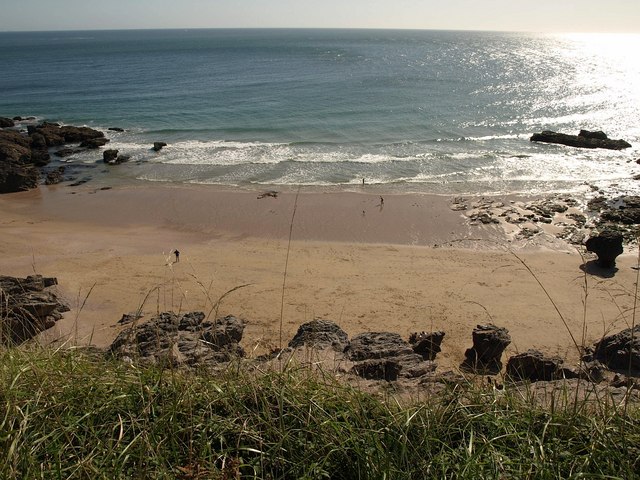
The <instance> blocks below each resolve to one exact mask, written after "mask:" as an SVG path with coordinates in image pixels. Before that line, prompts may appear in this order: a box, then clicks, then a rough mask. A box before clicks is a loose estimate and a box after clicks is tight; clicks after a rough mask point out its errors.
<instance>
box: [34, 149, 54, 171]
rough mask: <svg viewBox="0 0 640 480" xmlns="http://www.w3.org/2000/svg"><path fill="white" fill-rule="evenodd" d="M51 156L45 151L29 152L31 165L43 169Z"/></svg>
mask: <svg viewBox="0 0 640 480" xmlns="http://www.w3.org/2000/svg"><path fill="white" fill-rule="evenodd" d="M49 160H51V156H50V155H49V152H48V151H47V150H36V149H33V150H31V163H32V164H33V165H35V166H36V167H44V166H46V165H48V163H49Z"/></svg>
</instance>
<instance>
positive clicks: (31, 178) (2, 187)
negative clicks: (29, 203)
mask: <svg viewBox="0 0 640 480" xmlns="http://www.w3.org/2000/svg"><path fill="white" fill-rule="evenodd" d="M39 177H40V174H39V172H38V169H37V168H35V166H34V165H33V164H32V163H31V140H30V139H29V138H28V137H25V136H24V135H21V134H20V133H19V132H16V131H10V130H1V131H0V193H11V192H20V191H24V190H29V189H31V188H36V187H37V186H38V179H39Z"/></svg>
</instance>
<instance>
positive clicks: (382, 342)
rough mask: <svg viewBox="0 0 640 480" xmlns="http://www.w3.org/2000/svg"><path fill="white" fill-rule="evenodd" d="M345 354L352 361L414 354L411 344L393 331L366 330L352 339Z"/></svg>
mask: <svg viewBox="0 0 640 480" xmlns="http://www.w3.org/2000/svg"><path fill="white" fill-rule="evenodd" d="M345 354H346V355H347V357H348V358H349V360H352V361H355V362H357V361H362V360H371V359H377V358H388V357H398V356H402V355H411V354H414V352H413V349H412V348H411V345H409V344H408V343H407V342H405V341H404V340H403V339H402V337H401V336H400V335H398V334H397V333H391V332H366V333H361V334H359V335H356V336H355V337H353V338H352V339H351V342H349V345H348V346H347V348H346V349H345Z"/></svg>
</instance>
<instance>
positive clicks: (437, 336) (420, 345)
mask: <svg viewBox="0 0 640 480" xmlns="http://www.w3.org/2000/svg"><path fill="white" fill-rule="evenodd" d="M443 338H444V332H428V333H427V332H420V333H412V334H411V335H410V336H409V343H410V344H411V348H413V351H414V352H416V353H417V354H418V355H422V358H423V359H425V360H435V358H436V355H437V354H438V353H440V351H441V348H440V345H441V344H442V339H443Z"/></svg>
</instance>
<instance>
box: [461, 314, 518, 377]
mask: <svg viewBox="0 0 640 480" xmlns="http://www.w3.org/2000/svg"><path fill="white" fill-rule="evenodd" d="M472 339H473V346H472V347H471V348H469V349H467V351H466V352H465V353H464V356H465V360H464V362H463V363H462V368H463V369H465V370H470V371H474V372H483V373H498V372H499V371H500V370H501V369H502V361H501V357H502V352H504V350H505V348H507V346H509V344H510V343H511V337H510V336H509V330H507V329H506V328H502V327H496V326H495V325H492V324H488V325H478V326H477V327H476V328H475V329H474V330H473V333H472Z"/></svg>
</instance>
